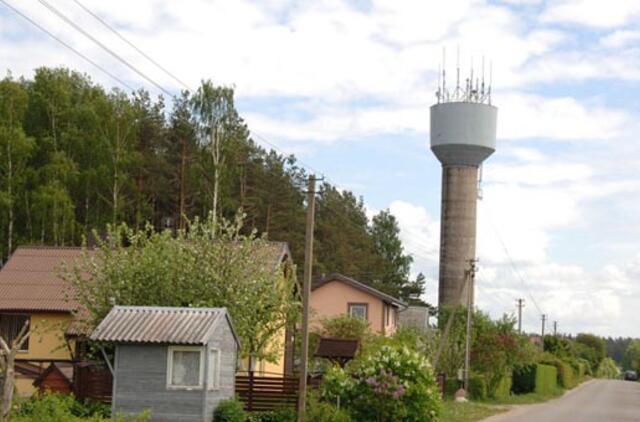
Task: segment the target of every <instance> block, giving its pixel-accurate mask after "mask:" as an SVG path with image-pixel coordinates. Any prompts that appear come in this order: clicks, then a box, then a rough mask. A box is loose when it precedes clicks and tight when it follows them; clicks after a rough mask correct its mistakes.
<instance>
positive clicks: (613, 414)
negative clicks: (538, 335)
mask: <svg viewBox="0 0 640 422" xmlns="http://www.w3.org/2000/svg"><path fill="white" fill-rule="evenodd" d="M512 421H513V422H515V421H517V422H567V421H570V422H618V421H620V422H623V421H625V422H626V421H629V422H631V421H635V422H638V421H640V383H638V382H630V381H613V380H594V381H590V382H588V383H585V384H583V385H582V386H580V387H578V388H576V389H574V390H572V391H569V392H568V393H567V394H565V395H564V396H562V397H560V398H558V399H555V400H552V401H549V402H546V403H540V404H534V405H524V406H517V407H516V408H514V409H512V410H510V411H508V412H506V413H503V414H500V415H496V416H493V417H491V418H488V419H486V420H485V422H512Z"/></svg>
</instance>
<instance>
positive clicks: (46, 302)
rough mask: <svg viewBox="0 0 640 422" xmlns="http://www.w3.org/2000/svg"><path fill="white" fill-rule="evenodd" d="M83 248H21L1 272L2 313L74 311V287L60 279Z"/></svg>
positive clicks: (0, 300)
mask: <svg viewBox="0 0 640 422" xmlns="http://www.w3.org/2000/svg"><path fill="white" fill-rule="evenodd" d="M81 254H82V249H81V248H65V247H37V246H35V247H34V246H21V247H19V248H18V249H16V251H15V252H14V253H13V255H11V258H9V260H8V261H7V263H6V264H5V266H4V267H2V269H0V310H2V311H55V312H72V311H75V310H76V309H77V308H78V303H77V302H76V301H75V300H73V299H72V297H73V294H72V293H73V290H72V287H71V286H70V285H69V284H68V283H66V282H65V281H64V280H62V279H61V278H60V271H62V266H63V265H67V266H69V267H71V266H72V265H73V263H74V261H75V260H78V259H79V258H80V257H81Z"/></svg>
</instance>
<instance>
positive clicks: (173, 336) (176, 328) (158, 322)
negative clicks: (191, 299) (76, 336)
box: [91, 306, 237, 344]
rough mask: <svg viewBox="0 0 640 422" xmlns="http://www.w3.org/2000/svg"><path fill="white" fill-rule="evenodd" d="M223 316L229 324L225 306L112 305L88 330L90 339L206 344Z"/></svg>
mask: <svg viewBox="0 0 640 422" xmlns="http://www.w3.org/2000/svg"><path fill="white" fill-rule="evenodd" d="M223 320H226V321H228V322H229V324H230V325H231V321H230V320H229V317H228V315H227V311H226V309H225V308H168V307H159V306H115V307H114V308H113V309H111V311H110V312H109V314H108V315H107V316H106V317H105V318H104V319H103V320H102V322H101V323H100V325H98V328H96V329H95V331H94V332H93V334H91V339H92V340H97V341H110V342H115V343H170V344H205V343H207V341H208V340H209V337H210V336H211V334H212V333H213V330H214V329H215V327H216V326H217V325H218V324H219V323H220V321H223ZM231 329H232V330H233V327H232V328H231ZM234 334H235V333H234ZM236 340H237V339H236Z"/></svg>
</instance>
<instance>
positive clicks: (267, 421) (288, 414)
mask: <svg viewBox="0 0 640 422" xmlns="http://www.w3.org/2000/svg"><path fill="white" fill-rule="evenodd" d="M297 418H298V413H297V412H296V411H295V409H278V410H271V411H267V412H251V413H248V414H247V419H246V422H295V421H296V420H297Z"/></svg>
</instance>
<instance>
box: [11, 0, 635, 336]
mask: <svg viewBox="0 0 640 422" xmlns="http://www.w3.org/2000/svg"><path fill="white" fill-rule="evenodd" d="M3 2H7V3H9V4H11V5H13V6H14V7H16V8H17V9H19V10H20V11H21V12H22V13H24V14H25V15H27V16H29V17H30V18H31V19H33V20H34V21H35V22H37V23H38V24H40V25H41V26H43V27H44V28H46V29H47V30H48V31H50V32H51V33H53V34H55V35H56V36H57V37H59V38H60V39H61V40H63V41H64V42H66V43H68V44H69V45H70V46H72V47H74V48H75V49H76V50H78V51H79V52H81V53H82V54H84V55H86V56H87V57H89V58H90V59H91V60H93V61H94V62H96V63H97V64H99V65H100V66H102V67H104V68H105V69H107V70H108V71H109V72H110V73H112V74H113V75H115V76H117V77H118V78H119V79H121V80H122V81H124V82H125V83H126V84H127V85H129V86H132V87H134V88H141V87H144V88H146V89H148V90H149V91H151V92H152V93H155V94H159V93H160V91H159V90H158V88H157V87H156V86H154V85H152V84H151V83H150V82H149V81H147V80H145V79H144V78H143V77H141V76H140V75H139V74H137V73H135V72H134V71H133V70H132V69H131V68H129V67H127V66H125V65H124V64H123V63H121V62H119V61H118V60H116V59H115V58H114V57H112V56H111V55H109V54H108V53H106V52H105V51H104V50H101V49H100V48H99V47H98V46H97V45H95V44H93V43H92V42H91V41H90V40H89V39H87V38H85V37H84V36H83V35H82V34H81V33H80V32H78V31H76V30H74V29H73V28H72V27H71V26H69V25H67V24H66V23H65V22H63V21H62V20H60V18H59V17H57V16H56V15H54V14H53V13H52V12H51V11H50V10H48V9H47V8H45V6H44V5H43V4H42V3H41V2H39V1H37V0H20V1H18V0H2V1H1V2H0V72H1V74H2V75H4V74H6V72H7V71H11V72H12V74H13V75H14V76H25V77H31V76H32V75H33V70H34V69H35V68H36V67H39V66H69V67H72V68H74V69H77V70H80V71H82V72H86V73H87V74H89V75H90V76H91V77H92V79H93V80H94V81H96V82H98V83H101V84H103V85H105V86H107V87H112V86H119V83H118V82H116V81H115V80H114V79H112V78H110V77H109V76H107V75H105V74H104V73H103V72H102V71H101V70H99V69H97V68H96V67H94V66H93V65H91V64H88V63H87V62H85V61H84V60H83V59H82V58H80V57H79V56H78V55H76V54H75V53H73V52H72V51H70V50H68V49H67V48H66V47H64V46H62V45H61V44H59V43H58V42H56V41H54V40H52V39H51V38H49V37H48V36H47V35H45V34H44V33H42V32H40V30H39V29H37V28H35V27H34V26H33V25H32V24H30V23H28V22H27V21H25V20H24V19H23V18H21V17H19V16H18V15H16V14H15V13H14V12H13V11H11V10H10V9H8V8H7V7H6V6H5V5H4V4H3ZM49 2H50V4H52V5H53V6H54V7H55V8H57V9H58V10H59V11H60V12H62V13H64V14H65V15H67V16H68V17H69V18H70V19H72V20H73V21H74V22H75V23H76V24H77V25H79V26H80V27H82V28H84V29H85V30H86V31H87V32H89V33H91V34H92V36H94V37H95V38H96V39H98V40H100V41H101V42H102V43H103V44H105V45H107V46H109V48H111V49H112V50H113V51H114V52H116V53H117V54H118V55H120V56H121V57H123V58H125V60H127V61H128V62H130V63H131V64H133V65H134V66H135V67H136V68H138V69H139V70H140V71H141V72H142V73H144V74H145V75H147V76H149V77H150V78H151V79H153V80H154V81H155V82H157V83H158V84H159V85H160V86H162V87H163V88H164V89H166V90H167V91H169V92H175V93H177V92H179V90H180V89H182V88H183V86H181V85H180V83H179V82H178V81H176V80H174V79H173V78H171V77H170V76H169V75H167V74H165V73H163V71H162V70H160V69H159V68H158V67H156V66H155V65H154V64H153V63H151V62H150V61H148V60H147V59H146V58H145V57H143V56H142V55H140V54H139V53H138V52H136V51H135V50H134V49H133V48H131V47H130V46H129V45H127V44H126V43H125V42H123V41H122V40H121V39H119V38H118V37H117V36H116V35H115V34H114V33H112V32H110V31H109V30H108V29H107V28H106V27H104V26H103V25H102V24H101V23H100V22H99V21H97V20H96V19H95V18H94V17H92V16H91V15H90V14H88V13H87V12H86V11H85V10H83V9H82V7H81V5H84V6H85V7H86V8H87V9H89V10H91V11H92V12H94V13H95V14H96V15H97V16H99V17H100V18H101V19H103V20H104V21H105V22H108V23H109V24H110V25H112V26H113V27H114V28H116V29H117V30H118V31H119V32H120V33H121V34H122V35H124V36H125V37H126V38H127V39H128V40H130V41H131V42H133V43H134V44H135V45H136V46H137V47H139V48H140V49H141V50H142V51H143V52H144V53H145V54H146V55H148V56H149V57H151V58H153V59H154V60H155V61H156V62H157V63H160V64H161V65H162V66H164V67H165V68H166V69H168V70H170V72H171V73H172V74H173V75H175V76H177V77H178V78H179V79H180V80H181V81H183V82H184V83H185V84H186V85H187V86H190V87H194V86H197V85H198V84H199V81H200V80H202V79H212V80H213V81H214V82H215V83H218V84H225V85H232V86H234V87H235V90H236V97H237V106H238V108H239V110H240V113H241V115H242V116H243V117H244V118H245V120H246V121H247V123H248V125H249V128H250V129H251V131H252V133H253V135H254V137H255V138H256V140H257V141H258V143H262V144H263V145H265V146H266V147H270V146H271V145H276V146H277V148H278V149H279V150H280V151H284V152H287V153H294V154H296V156H297V157H298V158H299V159H300V161H301V163H302V164H303V165H304V166H306V167H307V168H308V169H309V170H310V171H314V172H317V173H319V174H322V175H324V176H325V177H326V179H327V180H328V181H330V182H331V183H334V184H336V185H337V186H339V187H340V188H342V189H348V190H352V191H353V192H354V193H355V194H356V195H362V196H363V198H364V201H365V203H366V206H367V209H368V211H369V212H370V213H371V214H373V213H375V212H377V211H379V210H382V209H386V208H388V209H390V210H391V212H392V213H393V214H394V215H395V216H396V217H397V219H398V221H399V225H400V227H401V237H402V240H403V242H404V245H405V248H406V250H407V252H408V253H410V254H411V255H412V256H413V257H414V260H415V261H414V265H413V268H412V271H413V273H414V274H417V273H418V272H423V273H424V274H425V275H426V276H427V279H428V282H427V292H426V294H425V299H426V300H427V301H429V302H432V303H436V302H437V273H438V271H437V266H438V247H439V221H440V220H439V218H440V217H439V213H440V183H441V180H440V176H441V174H440V172H441V170H440V164H439V162H438V161H437V160H436V158H435V157H434V156H433V154H432V153H431V152H430V150H429V107H430V106H431V105H432V104H434V102H435V100H436V98H435V90H436V88H437V83H438V73H439V67H440V66H441V65H442V64H443V61H444V67H445V69H446V70H447V72H448V73H449V74H450V75H452V74H454V71H455V64H456V56H457V54H456V51H457V50H458V49H459V50H460V63H461V67H463V68H464V69H469V68H470V67H471V65H472V63H473V66H474V68H475V71H476V74H478V72H481V68H482V66H481V63H482V58H483V57H484V58H485V72H486V73H487V74H488V68H489V62H491V68H492V82H493V104H494V105H496V106H497V107H498V109H499V111H498V142H497V150H496V152H495V154H494V155H493V156H492V157H490V158H489V159H488V160H487V162H486V163H485V165H484V166H483V171H482V180H481V189H482V199H481V200H480V201H479V203H478V214H479V216H478V218H479V220H478V245H477V252H478V258H479V271H478V275H477V280H476V286H477V289H476V295H477V298H476V303H477V305H478V307H479V308H480V309H482V310H484V311H486V312H489V313H490V314H491V315H492V316H493V317H500V316H502V315H503V314H504V313H508V314H513V313H514V312H515V310H516V308H515V303H516V299H517V298H524V299H525V308H524V315H523V328H524V329H525V330H527V331H529V332H539V330H540V325H541V322H540V317H541V314H543V313H544V314H547V315H548V320H549V321H550V322H553V321H558V331H559V332H561V333H574V334H575V333H579V332H592V333H596V334H600V335H611V336H635V337H640V312H639V310H640V283H639V280H640V195H639V194H640V171H638V164H639V163H640V144H639V142H638V140H637V138H638V135H640V127H639V123H638V122H639V121H640V119H639V117H640V107H639V105H640V95H639V94H640V86H639V85H638V82H639V80H640V55H639V54H638V53H640V48H639V47H638V46H639V42H640V24H639V23H638V22H640V20H639V19H638V18H640V2H639V1H636V0H608V1H606V2H605V1H601V0H553V1H544V0H522V1H517V0H502V1H498V0H495V1H486V0H447V1H446V2H445V1H436V0H422V1H418V0H415V1H411V0H393V1H384V0H313V1H307V0H299V1H288V0H262V1H249V0H227V1H218V0H210V1H204V0H203V1H199V0H184V1H179V2H178V1H169V0H144V1H143V0H136V1H121V0H111V1H108V2H106V1H98V0H78V1H75V0H49ZM443 52H444V53H445V54H444V56H445V58H444V60H443ZM451 82H452V81H450V83H451ZM120 87H121V86H120Z"/></svg>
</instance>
